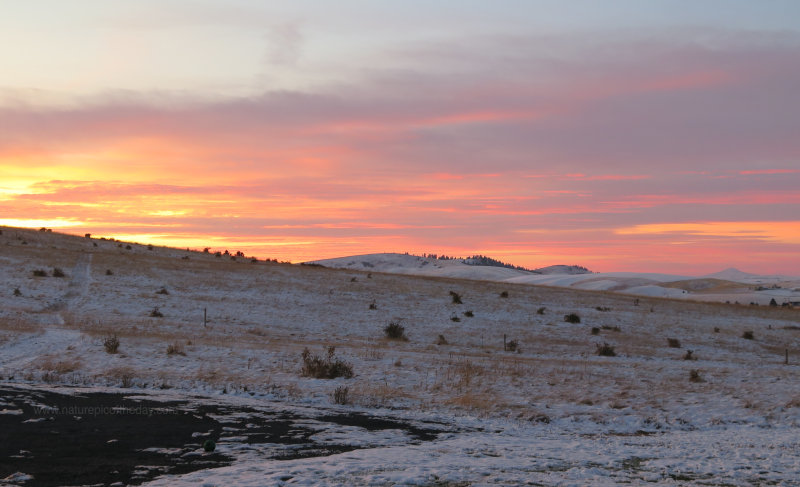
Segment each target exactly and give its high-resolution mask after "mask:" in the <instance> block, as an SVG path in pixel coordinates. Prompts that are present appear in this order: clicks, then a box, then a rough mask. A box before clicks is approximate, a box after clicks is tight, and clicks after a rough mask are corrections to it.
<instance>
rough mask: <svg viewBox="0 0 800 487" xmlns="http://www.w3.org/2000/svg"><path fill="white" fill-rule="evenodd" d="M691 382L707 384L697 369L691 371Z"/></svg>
mask: <svg viewBox="0 0 800 487" xmlns="http://www.w3.org/2000/svg"><path fill="white" fill-rule="evenodd" d="M689 382H705V381H704V380H703V378H702V377H700V371H699V370H697V369H692V370H690V371H689Z"/></svg>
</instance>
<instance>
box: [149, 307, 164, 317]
mask: <svg viewBox="0 0 800 487" xmlns="http://www.w3.org/2000/svg"><path fill="white" fill-rule="evenodd" d="M150 317H151V318H163V317H164V313H162V312H161V310H160V309H158V306H156V307H155V308H153V310H152V311H150Z"/></svg>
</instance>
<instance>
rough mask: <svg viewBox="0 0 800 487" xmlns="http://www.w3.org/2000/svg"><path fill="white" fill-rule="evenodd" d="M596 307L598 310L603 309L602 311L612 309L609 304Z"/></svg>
mask: <svg viewBox="0 0 800 487" xmlns="http://www.w3.org/2000/svg"><path fill="white" fill-rule="evenodd" d="M594 309H596V310H597V311H602V312H607V311H611V308H609V307H607V306H596V307H595V308H594Z"/></svg>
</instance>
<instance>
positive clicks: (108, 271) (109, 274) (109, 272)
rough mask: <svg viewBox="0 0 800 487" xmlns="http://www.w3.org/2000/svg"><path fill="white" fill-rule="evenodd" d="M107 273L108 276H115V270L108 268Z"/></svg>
mask: <svg viewBox="0 0 800 487" xmlns="http://www.w3.org/2000/svg"><path fill="white" fill-rule="evenodd" d="M106 275H107V276H113V275H114V271H112V270H111V269H106Z"/></svg>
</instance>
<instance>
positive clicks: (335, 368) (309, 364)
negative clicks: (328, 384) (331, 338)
mask: <svg viewBox="0 0 800 487" xmlns="http://www.w3.org/2000/svg"><path fill="white" fill-rule="evenodd" d="M335 352H336V347H333V346H330V347H328V351H327V355H326V356H325V357H324V358H323V357H320V356H319V355H314V354H312V353H311V351H310V350H309V349H308V348H306V349H304V350H303V354H302V356H301V357H302V359H303V368H302V374H303V376H305V377H314V378H316V379H335V378H337V377H344V378H346V379H349V378H351V377H353V365H352V364H350V363H348V362H345V361H344V360H341V359H339V358H337V357H336V356H335Z"/></svg>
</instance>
